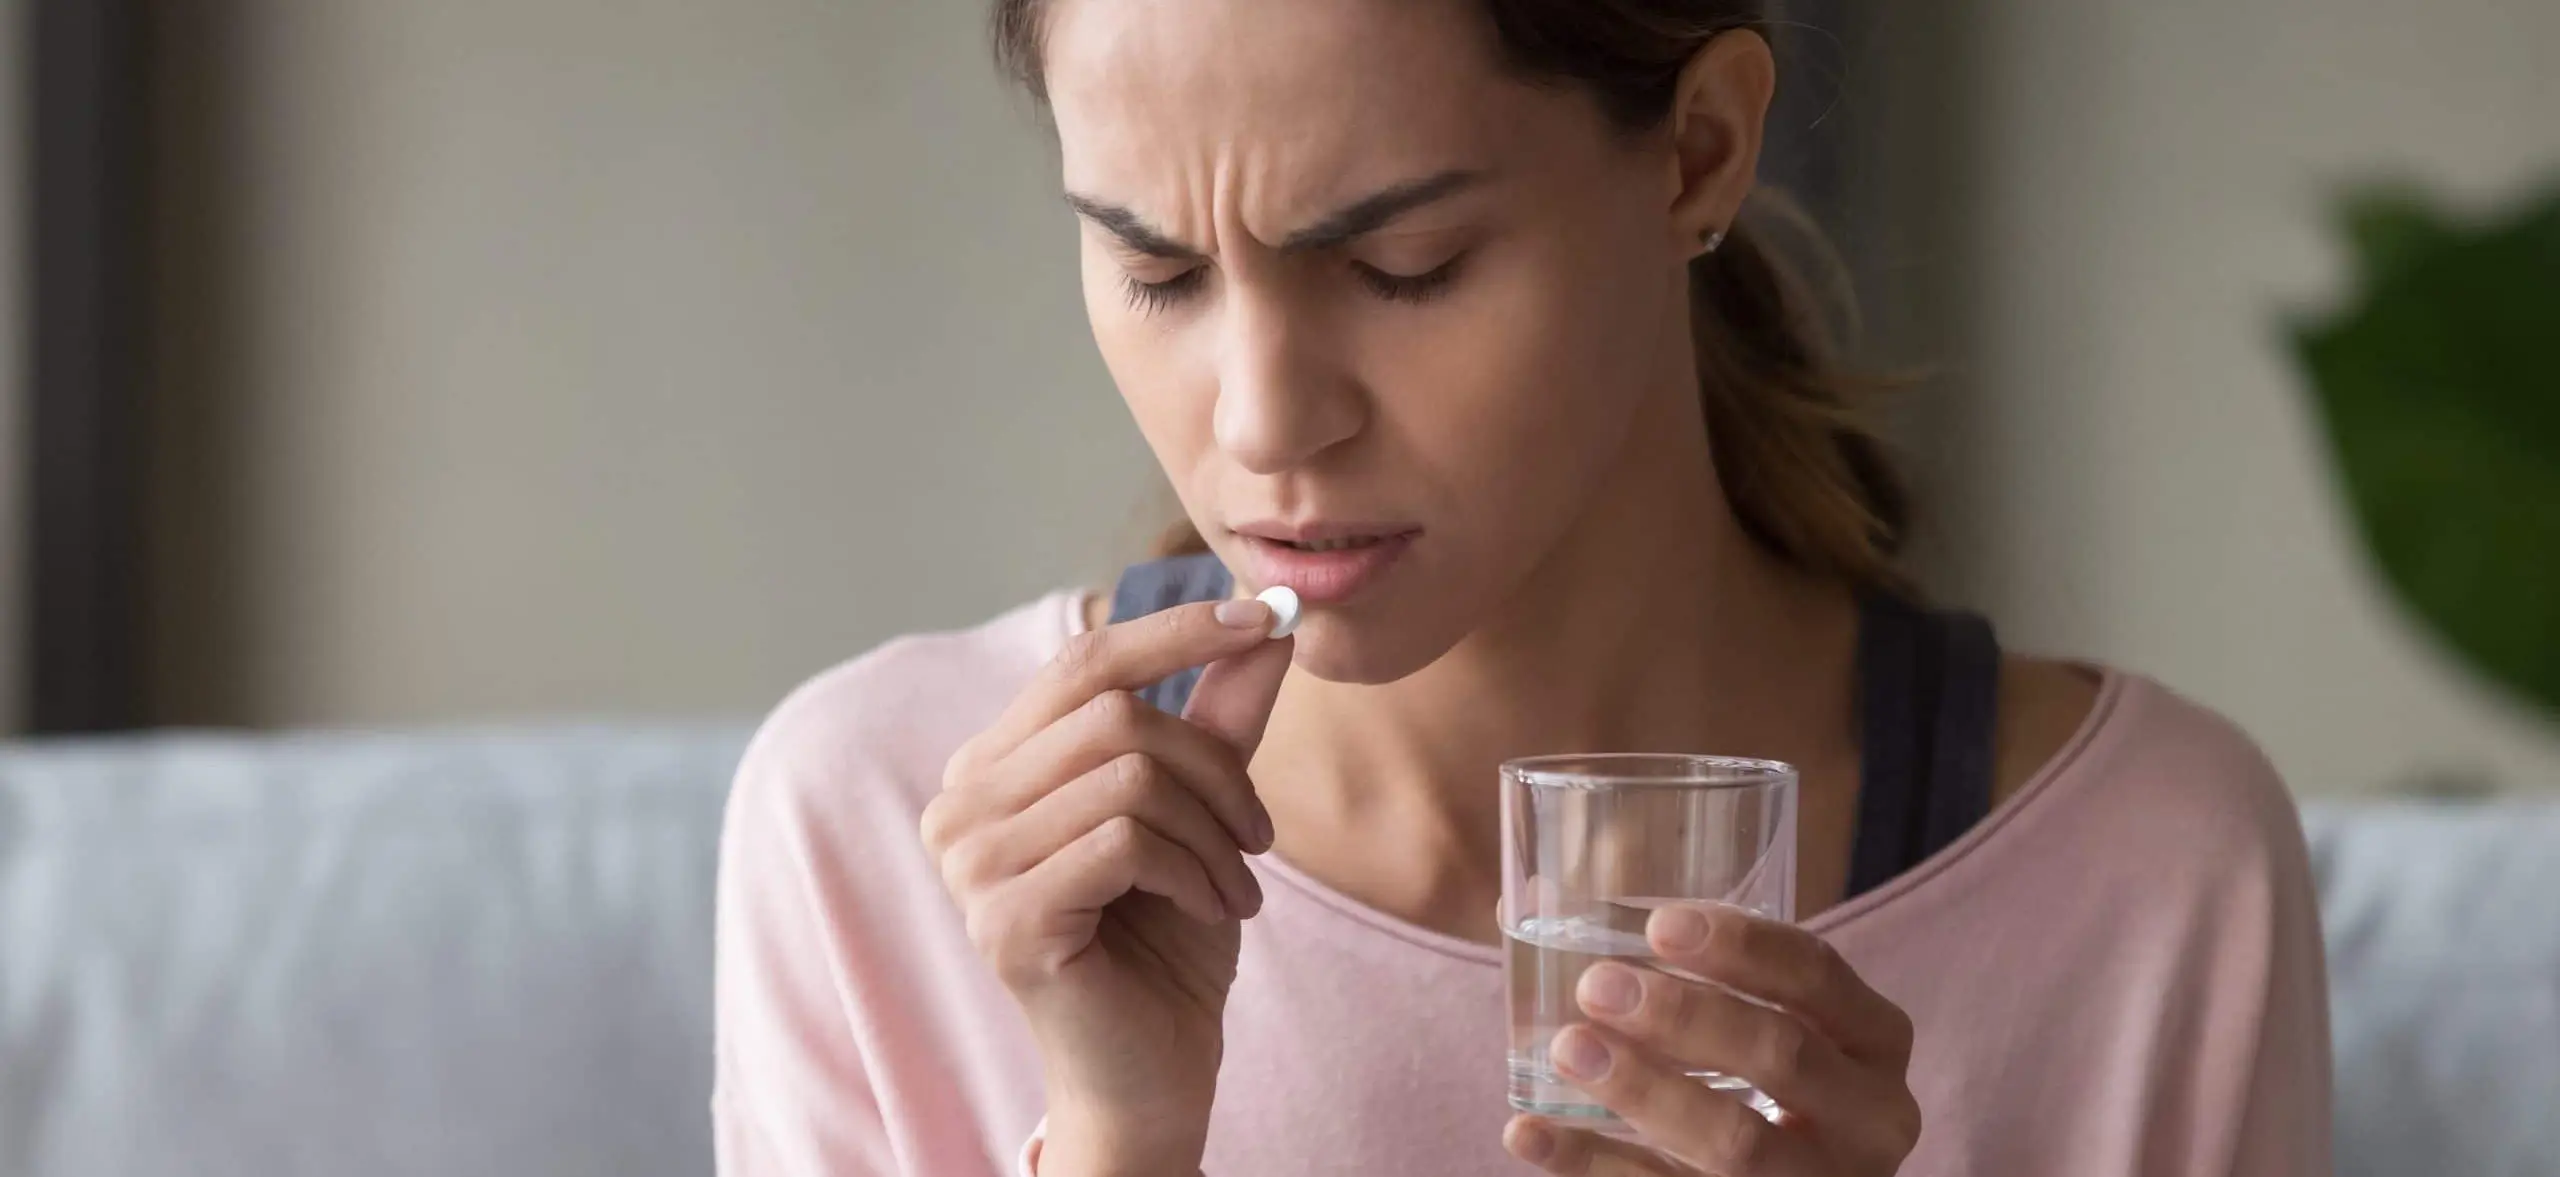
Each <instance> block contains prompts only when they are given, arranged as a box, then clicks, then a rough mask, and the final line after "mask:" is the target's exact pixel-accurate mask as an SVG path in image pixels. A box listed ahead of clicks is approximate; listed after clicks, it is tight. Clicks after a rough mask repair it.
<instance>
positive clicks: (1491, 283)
mask: <svg viewBox="0 0 2560 1177" xmlns="http://www.w3.org/2000/svg"><path fill="white" fill-rule="evenodd" d="M1606 248H1607V247H1606V246H1604V245H1602V243H1598V242H1590V243H1578V242H1560V243H1557V244H1556V245H1552V246H1547V247H1545V248H1544V249H1542V250H1540V251H1539V252H1538V253H1536V254H1534V255H1532V256H1525V257H1522V258H1519V259H1517V260H1515V261H1513V262H1511V263H1509V264H1507V265H1506V267H1505V268H1504V271H1503V272H1501V273H1498V274H1487V275H1485V276H1484V278H1483V281H1482V283H1481V285H1479V287H1478V288H1477V289H1476V291H1475V292H1474V293H1473V295H1472V296H1471V298H1470V300H1469V301H1467V302H1466V303H1464V304H1463V310H1461V308H1460V306H1458V305H1453V306H1452V307H1451V309H1450V311H1449V312H1448V313H1446V314H1445V315H1444V316H1442V320H1441V322H1439V323H1437V324H1435V325H1434V326H1433V327H1432V328H1431V329H1429V330H1427V331H1417V332H1408V333H1406V335H1405V337H1404V338H1402V339H1400V340H1398V341H1395V342H1392V343H1382V344H1381V346H1382V347H1389V348H1392V350H1393V353H1394V354H1395V355H1396V356H1397V357H1398V358H1397V359H1396V360H1395V361H1394V362H1395V363H1396V364H1398V365H1399V366H1400V367H1402V368H1403V369H1404V370H1403V371H1401V372H1398V373H1397V374H1395V375H1394V376H1393V377H1391V378H1387V379H1382V380H1380V381H1379V385H1380V386H1381V387H1382V388H1386V389H1393V390H1396V391H1394V392H1393V393H1390V394H1387V395H1386V396H1384V397H1383V398H1382V399H1383V400H1385V401H1386V402H1388V403H1386V404H1384V405H1382V406H1381V410H1382V416H1385V417H1387V418H1389V419H1391V420H1392V421H1393V422H1394V425H1393V426H1392V428H1393V429H1394V431H1395V432H1396V433H1397V434H1398V435H1399V436H1400V437H1402V438H1404V439H1405V441H1406V446H1407V447H1409V452H1411V453H1413V454H1414V455H1415V456H1416V459H1417V460H1418V461H1419V462H1421V463H1422V464H1424V465H1426V466H1428V467H1430V468H1431V469H1432V471H1433V472H1434V474H1435V475H1436V477H1434V478H1433V479H1432V481H1433V482H1434V483H1435V484H1436V485H1437V486H1438V487H1439V488H1441V490H1442V491H1443V492H1444V493H1446V494H1448V495H1449V501H1447V502H1445V503H1443V504H1440V506H1441V507H1442V509H1443V510H1444V511H1446V512H1448V513H1449V514H1450V517H1451V518H1452V519H1453V521H1461V525H1462V526H1463V527H1464V528H1465V529H1466V530H1467V531H1468V532H1471V533H1473V534H1474V535H1475V536H1476V537H1478V538H1479V539H1480V540H1482V541H1485V542H1489V543H1495V544H1500V545H1502V546H1504V547H1506V548H1511V549H1513V550H1518V548H1519V547H1520V546H1522V545H1523V544H1524V543H1525V545H1526V546H1528V547H1531V548H1535V547H1539V546H1542V544H1541V543H1540V540H1541V539H1542V537H1541V536H1540V535H1538V534H1535V533H1539V532H1544V533H1548V534H1549V535H1550V536H1551V535H1552V533H1554V532H1556V531H1559V530H1561V529H1562V527H1563V526H1564V521H1565V520H1567V519H1569V518H1570V517H1571V516H1572V515H1573V514H1575V513H1576V512H1577V511H1578V510H1580V509H1581V508H1582V507H1583V505H1584V504H1585V503H1586V502H1587V501H1588V500H1589V498H1590V497H1591V495H1592V493H1593V491H1594V490H1595V488H1596V487H1597V486H1598V484H1599V483H1600V482H1601V481H1602V479H1603V478H1604V477H1605V475H1606V473H1607V471H1608V470H1609V469H1610V467H1611V465H1612V463H1613V462H1614V461H1615V460H1616V459H1617V457H1618V455H1619V454H1620V453H1621V452H1622V451H1623V449H1624V448H1625V444H1626V439H1627V432H1628V429H1629V427H1630V422H1631V421H1632V420H1633V419H1634V418H1635V416H1636V415H1637V413H1638V411H1639V409H1640V407H1641V405H1642V401H1643V399H1644V398H1645V397H1646V396H1647V395H1649V393H1650V391H1651V390H1652V389H1653V387H1654V386H1655V384H1656V382H1657V381H1656V373H1658V372H1659V371H1660V370H1661V365H1662V363H1663V359H1664V347H1663V338H1662V336H1663V331H1662V328H1661V326H1660V325H1661V324H1662V323H1663V322H1665V321H1666V318H1667V316H1668V308H1667V307H1666V306H1665V305H1664V298H1663V294H1662V293H1661V292H1658V291H1655V290H1650V289H1647V288H1645V287H1644V286H1643V284H1642V283H1641V282H1640V281H1629V279H1628V276H1629V275H1630V274H1641V273H1644V272H1645V269H1644V268H1643V266H1641V265H1636V264H1630V263H1629V262H1628V261H1625V260H1621V259H1618V258H1616V257H1614V256H1613V255H1611V254H1609V253H1607V252H1605V250H1606Z"/></svg>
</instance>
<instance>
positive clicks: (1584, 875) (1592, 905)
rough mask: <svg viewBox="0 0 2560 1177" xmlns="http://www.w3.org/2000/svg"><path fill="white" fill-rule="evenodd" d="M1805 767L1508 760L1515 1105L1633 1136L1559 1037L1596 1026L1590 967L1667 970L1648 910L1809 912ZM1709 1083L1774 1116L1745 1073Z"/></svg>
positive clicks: (1660, 760)
mask: <svg viewBox="0 0 2560 1177" xmlns="http://www.w3.org/2000/svg"><path fill="white" fill-rule="evenodd" d="M1795 896H1796V770H1795V769H1794V768H1792V767H1789V766H1787V765H1784V764H1780V763H1777V762H1776V761H1770V760H1739V759H1734V758H1731V757H1723V756H1671V755H1649V754H1614V755H1591V756H1543V757H1537V758H1533V759H1529V760H1514V761H1511V762H1509V763H1507V764H1505V765H1503V766H1502V913H1501V918H1502V935H1503V939H1504V940H1505V941H1506V942H1507V949H1508V955H1507V956H1506V958H1505V965H1504V969H1503V972H1504V979H1505V981H1506V982H1508V986H1509V989H1510V992H1511V1106H1512V1107H1514V1108H1517V1109H1519V1110H1521V1111H1524V1112H1532V1113H1535V1114H1538V1115H1541V1116H1548V1117H1552V1118H1554V1119H1555V1120H1557V1121H1558V1122H1560V1123H1564V1124H1569V1125H1573V1126H1576V1127H1582V1128H1589V1129H1592V1130H1594V1131H1599V1132H1605V1133H1610V1134H1613V1135H1623V1134H1624V1133H1625V1132H1626V1125H1625V1124H1624V1122H1623V1121H1620V1120H1619V1119H1618V1117H1617V1116H1616V1115H1614V1114H1612V1113H1611V1112H1610V1111H1609V1110H1608V1109H1607V1108H1604V1107H1602V1106H1600V1105H1599V1104H1597V1103H1595V1102H1593V1101H1592V1100H1591V1098H1590V1097H1589V1096H1587V1095H1585V1094H1583V1092H1582V1090H1581V1089H1580V1088H1578V1087H1575V1086H1574V1085H1573V1084H1572V1083H1571V1082H1569V1081H1567V1080H1566V1079H1564V1078H1563V1077H1562V1076H1560V1075H1558V1074H1557V1073H1556V1070H1555V1066H1554V1064H1553V1063H1552V1062H1550V1061H1549V1060H1548V1058H1547V1047H1548V1044H1549V1043H1551V1042H1553V1041H1554V1040H1555V1036H1556V1032H1557V1031H1558V1030H1561V1029H1563V1028H1565V1027H1566V1026H1569V1025H1572V1024H1574V1023H1576V1022H1581V1021H1585V1020H1587V1019H1585V1018H1584V1017H1583V1015H1582V1007H1581V1004H1580V1003H1579V1002H1577V1001H1576V1000H1575V999H1574V986H1575V985H1576V984H1577V983H1579V982H1580V981H1581V980H1582V973H1583V970H1585V969H1588V968H1590V967H1591V966H1592V965H1594V964H1598V963H1600V962H1601V961H1604V960H1617V961H1619V962H1620V963H1623V964H1629V965H1633V966H1636V967H1638V968H1651V969H1655V970H1657V971H1661V972H1666V973H1670V974H1672V975H1674V976H1680V977H1686V978H1687V979H1689V980H1700V979H1701V978H1699V977H1697V976H1695V975H1694V974H1689V973H1684V972H1681V971H1680V970H1678V969H1674V968H1670V967H1668V966H1666V965H1664V964H1663V963H1662V961H1661V960H1660V959H1659V958H1657V957H1655V956H1654V955H1653V951H1652V949H1651V948H1650V947H1649V946H1648V944H1647V943H1646V940H1645V920H1646V919H1647V918H1648V917H1649V916H1651V915H1652V914H1653V910H1654V909H1655V908H1658V907H1662V906H1664V905H1667V904H1671V903H1717V904H1724V905H1727V906H1732V907H1738V908H1742V909H1744V910H1747V911H1749V912H1751V913H1752V914H1754V915H1758V916H1762V917H1764V918H1768V919H1775V920H1793V919H1794V918H1795V911H1796V901H1795ZM1692 1077H1694V1078H1696V1079H1697V1080H1698V1081H1699V1082H1701V1083H1704V1084H1706V1085H1708V1086H1709V1087H1714V1088H1717V1089H1719V1090H1723V1091H1729V1092H1731V1093H1733V1094H1734V1095H1735V1096H1736V1097H1738V1098H1740V1099H1742V1100H1744V1101H1745V1102H1747V1103H1749V1104H1750V1105H1751V1106H1752V1107H1753V1108H1755V1109H1758V1110H1759V1112H1760V1113H1761V1114H1762V1115H1772V1114H1774V1113H1775V1111H1776V1107H1775V1105H1774V1104H1772V1103H1770V1101H1769V1100H1768V1098H1767V1097H1766V1096H1764V1095H1762V1094H1761V1093H1760V1092H1759V1091H1757V1090H1755V1089H1753V1088H1752V1087H1751V1085H1750V1084H1749V1083H1747V1082H1745V1081H1743V1080H1741V1079H1736V1078H1732V1077H1729V1076H1725V1075H1719V1074H1716V1073H1714V1072H1711V1071H1702V1072H1697V1073H1695V1074H1694V1075H1693V1076H1692Z"/></svg>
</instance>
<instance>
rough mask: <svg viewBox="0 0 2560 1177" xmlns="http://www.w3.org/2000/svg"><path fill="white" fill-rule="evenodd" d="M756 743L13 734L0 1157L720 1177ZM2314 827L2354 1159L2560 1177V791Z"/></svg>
mask: <svg viewBox="0 0 2560 1177" xmlns="http://www.w3.org/2000/svg"><path fill="white" fill-rule="evenodd" d="M745 736H746V731H745V729H744V728H743V727H741V726H715V727H702V728H690V729H684V728H646V729H623V728H608V727H591V728H572V729H548V730H514V731H483V732H468V733H446V734H435V735H387V736H360V735H327V736H283V737H272V738H266V737H208V736H183V735H181V736H167V737H153V738H146V739H136V740H126V741H102V742H72V743H59V744H49V745H32V746H18V747H14V748H6V749H0V1175H6V1177H160V1175H172V1177H174V1175H178V1174H186V1175H189V1177H195V1175H206V1174H214V1175H221V1174H242V1175H256V1177H305V1175H311V1177H318V1175H328V1177H337V1175H340V1174H368V1175H371V1174H382V1175H392V1174H421V1175H424V1174H438V1175H442V1174H471V1175H473V1177H499V1175H516V1174H521V1175H525V1177H536V1175H540V1177H575V1175H583V1174H598V1175H601V1174H613V1175H616V1177H656V1175H665V1177H676V1175H679V1174H684V1175H698V1174H703V1173H707V1172H708V1171H709V1169H710V1166H711V1153H710V1145H709V1141H708V1125H707V1123H706V1118H705V1110H704V1097H705V1095H706V1093H707V1088H706V1084H707V1076H708V1067H709V1061H708V1060H709V1051H710V1030H709V1025H708V1017H707V1014H708V1010H709V1004H710V996H711V994H710V951H711V888H712V878H713V872H714V869H715V866H716V859H717V835H718V831H719V822H720V808H721V801H722V798H723V794H724V792H725V789H726V785H727V779H728V773H729V770H730V767H731V765H732V764H733V763H734V762H735V760H736V758H737V754H738V751H739V749H740V747H741V745H742V743H743V741H744V739H745ZM2309 825H2310V829H2311V831H2312V839H2313V844H2314V852H2315V858H2316V861H2317V867H2318V870H2319V873H2320V885H2321V892H2322V896H2323V903H2324V909H2325V919H2326V922H2327V925H2328V936H2329V948H2330V956H2331V966H2330V967H2331V971H2332V983H2333V986H2334V994H2333V1002H2334V1010H2335V1022H2336V1026H2335V1032H2336V1042H2337V1064H2338V1071H2337V1083H2338V1112H2339V1115H2338V1144H2339V1157H2340V1169H2341V1171H2342V1172H2345V1173H2350V1174H2367V1173H2370V1174H2377V1175H2378V1174H2393V1175H2395V1177H2396V1175H2399V1174H2408V1173H2429V1174H2480V1175H2507V1174H2518V1175H2521V1174H2554V1173H2560V805H2553V804H2549V803H2524V802H2516V803H2504V804H2494V805H2469V806H2461V807H2450V806H2439V807H2428V806H2413V805H2403V806H2381V805H2377V806H2346V807H2315V808H2314V809H2313V810H2312V811H2311V813H2310V814H2309Z"/></svg>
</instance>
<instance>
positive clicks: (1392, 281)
mask: <svg viewBox="0 0 2560 1177" xmlns="http://www.w3.org/2000/svg"><path fill="white" fill-rule="evenodd" d="M1465 256H1466V255H1464V254H1460V255H1459V256H1457V257H1453V258H1450V259H1449V260H1448V261H1445V262H1442V263H1440V264H1439V265H1438V266H1437V267H1434V268H1433V269H1431V270H1430V271H1429V272H1427V273H1421V274H1410V275H1407V274H1390V273H1388V272H1386V271H1384V270H1381V269H1379V268H1377V267H1376V266H1372V265H1368V264H1366V263H1362V262H1354V263H1352V267H1351V268H1352V271H1353V272H1354V273H1356V274H1358V275H1359V276H1360V284H1361V285H1363V286H1366V287H1368V288H1369V293H1371V294H1374V295H1377V296H1378V297H1380V298H1383V299H1386V300H1387V301H1389V302H1400V303H1404V304H1407V305H1409V306H1420V305H1422V304H1424V303H1427V302H1430V301H1431V300H1433V299H1436V298H1438V297H1440V296H1441V295H1443V294H1447V293H1448V292H1449V287H1450V285H1451V284H1452V283H1453V282H1455V281H1456V279H1457V277H1458V263H1459V262H1460V261H1462V260H1464V259H1465ZM1208 279H1209V268H1208V267H1207V266H1195V267H1193V268H1191V269H1188V270H1184V271H1183V272H1182V273H1180V274H1178V275H1175V276H1174V277H1171V278H1167V279H1165V280H1164V281H1162V282H1141V281H1138V280H1137V279H1135V278H1128V277H1123V278H1122V279H1121V285H1123V286H1124V287H1126V288H1127V290H1128V295H1129V303H1130V305H1132V306H1134V307H1136V308H1137V309H1139V310H1141V311H1144V312H1146V313H1148V314H1155V313H1156V312H1158V311H1165V310H1171V309H1172V308H1173V307H1175V306H1177V305H1179V304H1180V303H1181V302H1182V301H1183V300H1184V299H1187V298H1189V297H1191V296H1192V295H1193V294H1195V293H1198V292H1199V289H1200V287H1201V285H1202V284H1204V283H1206V282H1207V281H1208Z"/></svg>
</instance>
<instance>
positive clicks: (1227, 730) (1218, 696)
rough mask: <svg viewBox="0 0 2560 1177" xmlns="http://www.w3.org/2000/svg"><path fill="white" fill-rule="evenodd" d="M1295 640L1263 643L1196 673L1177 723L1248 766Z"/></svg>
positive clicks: (1267, 720) (1277, 692)
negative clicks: (1198, 730)
mask: <svg viewBox="0 0 2560 1177" xmlns="http://www.w3.org/2000/svg"><path fill="white" fill-rule="evenodd" d="M1297 648H1298V641H1297V639H1296V638H1282V639H1280V640H1279V641H1276V642H1264V643H1262V644H1261V645H1258V646H1255V647H1253V648H1252V649H1250V650H1246V651H1245V652H1244V653H1241V654H1237V655H1234V656H1233V657H1228V658H1221V659H1219V660H1218V661H1215V662H1212V663H1210V664H1209V668H1208V669H1207V670H1205V671H1202V672H1201V674H1200V684H1199V685H1198V686H1195V687H1193V688H1191V702H1190V704H1189V705H1188V706H1186V707H1184V708H1183V709H1182V718H1184V719H1187V720H1189V721H1191V722H1192V723H1195V724H1198V725H1199V726H1201V727H1203V728H1205V729H1207V730H1208V731H1209V732H1210V734H1212V735H1215V736H1217V737H1218V738H1219V739H1222V740H1225V741H1226V742H1227V744H1228V746H1229V747H1232V748H1234V749H1235V750H1236V754H1237V755H1239V756H1241V757H1243V758H1244V759H1245V761H1246V762H1247V763H1251V762H1252V760H1253V752H1254V749H1256V748H1259V747H1261V746H1262V729H1263V728H1264V726H1265V725H1267V724H1269V723H1270V722H1271V705H1272V704H1273V703H1274V702H1277V701H1278V700H1279V698H1280V680H1282V679H1284V678H1286V677H1288V674H1289V659H1290V657H1291V656H1292V655H1293V654H1294V653H1295V652H1296V651H1297Z"/></svg>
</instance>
